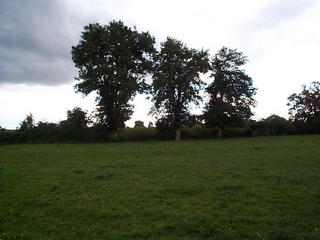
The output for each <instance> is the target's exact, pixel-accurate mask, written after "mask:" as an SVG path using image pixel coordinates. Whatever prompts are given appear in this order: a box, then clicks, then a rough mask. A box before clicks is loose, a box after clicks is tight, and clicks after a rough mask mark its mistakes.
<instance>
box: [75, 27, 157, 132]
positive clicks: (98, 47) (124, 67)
mask: <svg viewBox="0 0 320 240" xmlns="http://www.w3.org/2000/svg"><path fill="white" fill-rule="evenodd" d="M154 42H155V41H154V38H153V37H152V36H150V34H149V33H148V32H142V33H139V32H138V31H137V30H136V29H135V28H134V29H131V28H130V27H127V26H125V25H124V24H123V23H122V22H121V21H118V22H116V21H112V22H110V23H109V24H108V25H105V26H101V25H100V24H98V23H96V24H89V25H88V26H86V27H84V32H82V35H81V40H80V42H79V43H78V45H77V46H73V47H72V59H73V61H74V63H75V66H76V67H77V68H79V77H78V78H76V79H77V80H78V81H79V83H78V84H76V85H75V89H76V91H78V92H81V93H83V94H85V95H87V94H89V93H90V92H92V91H95V92H97V94H98V96H97V99H96V102H97V105H98V108H97V110H98V113H99V119H100V122H101V124H104V125H105V126H106V127H107V129H108V131H109V134H110V135H111V136H112V135H116V131H117V129H118V128H121V127H124V122H125V121H127V120H128V119H129V118H130V116H131V114H132V109H133V106H132V105H131V104H129V101H130V100H132V99H133V97H134V96H135V94H136V93H137V91H142V90H144V87H145V83H144V76H145V75H146V74H147V73H148V72H149V71H150V70H151V68H152V55H153V53H154V51H155V49H154Z"/></svg>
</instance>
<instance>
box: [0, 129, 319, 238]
mask: <svg viewBox="0 0 320 240" xmlns="http://www.w3.org/2000/svg"><path fill="white" fill-rule="evenodd" d="M318 229H319V230H318ZM318 231H320V136H319V135H314V136H289V137H259V138H238V139H222V140H198V141H182V142H139V143H132V142H131V143H106V144H51V145H11V146H10V145H9V146H1V147H0V239H2V240H4V239H68V240H70V239H320V234H319V232H318Z"/></svg>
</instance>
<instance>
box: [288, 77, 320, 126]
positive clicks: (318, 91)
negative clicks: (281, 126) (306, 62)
mask: <svg viewBox="0 0 320 240" xmlns="http://www.w3.org/2000/svg"><path fill="white" fill-rule="evenodd" d="M288 101H289V102H288V104H287V105H288V106H289V115H290V118H291V119H292V120H295V121H300V122H303V123H305V124H306V125H307V127H309V128H311V130H312V131H313V132H320V82H312V83H311V85H310V86H309V87H307V86H306V85H304V86H303V90H302V91H301V92H300V93H294V94H292V95H290V96H289V97H288Z"/></svg>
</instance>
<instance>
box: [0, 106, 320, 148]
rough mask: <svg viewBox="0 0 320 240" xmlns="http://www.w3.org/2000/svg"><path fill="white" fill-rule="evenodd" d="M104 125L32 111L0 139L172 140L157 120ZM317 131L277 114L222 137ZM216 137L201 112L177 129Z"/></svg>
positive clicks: (72, 114)
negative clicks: (55, 119)
mask: <svg viewBox="0 0 320 240" xmlns="http://www.w3.org/2000/svg"><path fill="white" fill-rule="evenodd" d="M107 132H108V129H106V128H105V126H103V125H101V124H99V123H92V122H91V121H90V117H88V115H87V113H86V112H85V111H83V110H81V109H80V108H74V109H73V110H71V111H68V114H67V119H66V120H64V121H61V122H60V123H49V122H41V121H40V122H38V123H36V124H35V123H34V120H33V116H32V114H29V115H27V117H26V119H25V120H24V121H23V122H22V123H21V124H20V128H19V129H17V130H9V131H8V130H5V129H1V130H0V143H1V144H13V143H59V142H64V143H91V142H105V141H118V142H121V141H155V140H172V139H174V137H175V131H174V129H172V128H170V127H168V126H166V125H162V124H159V123H158V124H157V126H155V127H153V126H152V124H149V126H148V127H145V126H144V123H143V122H142V121H136V124H135V127H134V128H121V129H120V130H119V131H118V134H117V136H109V135H108V134H107ZM317 133H320V124H319V122H318V121H313V124H309V123H308V124H307V123H306V122H304V121H301V120H287V119H285V118H282V117H280V116H277V115H271V116H270V117H268V118H266V119H262V120H260V121H255V120H249V121H244V122H242V124H240V125H237V126H230V127H227V128H225V130H224V131H223V133H222V136H221V137H222V138H232V137H254V136H275V135H293V134H317ZM218 137H219V130H218V128H216V127H206V126H205V125H204V124H203V123H202V121H201V116H193V117H191V118H190V119H189V121H187V122H184V124H183V128H182V129H181V139H183V140H188V139H213V138H218Z"/></svg>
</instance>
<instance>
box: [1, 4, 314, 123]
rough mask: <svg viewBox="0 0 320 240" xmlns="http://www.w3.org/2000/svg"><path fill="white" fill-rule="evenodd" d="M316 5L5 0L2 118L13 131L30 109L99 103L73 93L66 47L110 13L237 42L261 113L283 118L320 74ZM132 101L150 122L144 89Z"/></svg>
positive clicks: (207, 40) (60, 115) (195, 41)
mask: <svg viewBox="0 0 320 240" xmlns="http://www.w3.org/2000/svg"><path fill="white" fill-rule="evenodd" d="M319 13H320V1H317V0H259V1H257V0H241V1H239V0H225V1H218V0H198V1H186V0H181V1H178V0H161V1H152V0H131V1H130V0H104V1H103V0H77V1H75V0H74V1H71V0H0V126H2V127H5V128H8V129H15V128H16V127H17V126H19V122H21V121H22V120H23V119H24V118H25V115H26V114H28V113H30V112H31V113H33V115H34V116H35V119H36V121H40V120H41V121H44V120H46V121H53V122H58V121H61V120H63V119H65V117H66V111H67V110H69V109H72V108H73V107H75V106H80V107H82V108H83V109H86V110H88V112H91V111H93V110H94V108H95V104H94V99H95V96H94V94H91V95H89V96H88V97H83V96H82V95H81V94H76V93H75V92H74V89H73V86H74V84H75V80H74V77H76V76H77V69H76V68H75V67H74V65H73V62H72V59H71V54H70V51H71V46H72V45H76V44H77V43H78V41H79V39H80V33H81V31H82V30H83V27H84V26H85V25H87V24H89V23H96V22H98V23H100V24H108V22H110V21H111V20H122V21H123V22H124V23H125V24H126V25H128V26H136V27H137V28H138V30H141V31H149V32H150V33H151V34H152V35H153V36H155V38H156V40H157V43H158V44H159V43H160V42H162V41H164V40H165V39H166V37H167V36H171V37H174V38H177V39H179V40H181V41H183V42H185V43H186V44H187V45H188V46H189V47H192V48H204V49H209V52H210V53H211V54H212V55H213V54H215V53H216V52H217V51H218V50H219V49H220V48H221V47H222V46H226V47H229V48H237V49H238V50H239V51H242V52H243V53H244V54H245V55H246V56H247V57H248V59H249V63H248V64H247V65H246V67H245V69H246V72H247V74H249V75H250V76H251V77H252V78H253V82H254V85H255V86H256V87H257V88H258V93H257V95H256V99H257V102H258V104H257V107H256V108H255V110H254V112H255V118H256V119H260V118H265V117H268V116H269V115H271V114H278V115H280V116H283V117H287V111H288V108H287V106H286V103H287V97H288V96H289V95H290V94H291V93H293V92H297V91H300V90H301V85H303V84H310V83H311V82H312V81H319V80H320V74H319V69H320V67H319V63H320V61H319V56H320V14H319ZM208 81H210V80H208ZM134 104H135V112H134V114H133V116H132V119H131V120H130V121H128V122H127V125H129V126H132V125H133V123H134V121H135V120H143V121H144V122H145V124H147V123H148V122H149V121H150V120H153V119H152V118H151V117H150V116H148V115H147V114H148V112H149V109H150V106H151V104H150V102H149V101H148V100H145V96H137V97H136V99H135V100H134ZM196 112H197V113H200V112H201V110H200V109H198V110H197V111H196Z"/></svg>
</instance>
